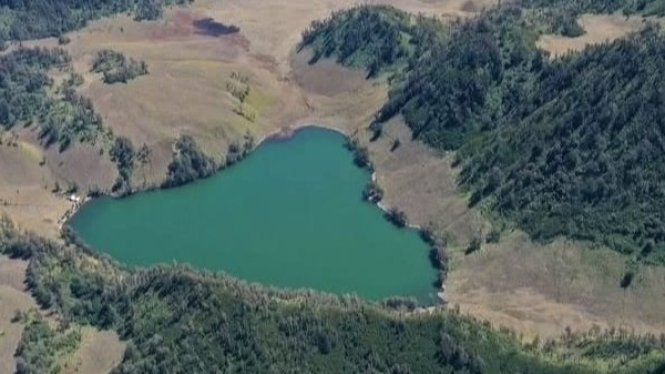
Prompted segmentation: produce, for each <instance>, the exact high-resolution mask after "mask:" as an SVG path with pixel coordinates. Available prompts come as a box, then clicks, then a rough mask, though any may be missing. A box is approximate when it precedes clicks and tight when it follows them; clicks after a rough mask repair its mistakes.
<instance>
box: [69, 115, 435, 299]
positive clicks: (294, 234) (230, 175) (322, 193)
mask: <svg viewBox="0 0 665 374" xmlns="http://www.w3.org/2000/svg"><path fill="white" fill-rule="evenodd" d="M343 144H344V138H343V137H342V136H341V135H340V134H337V133H335V132H332V131H329V130H324V129H319V128H307V129H304V130H301V131H299V132H297V133H296V135H295V136H294V137H293V138H292V139H290V140H288V141H268V142H266V143H264V144H262V145H261V146H260V147H259V148H258V149H257V150H255V151H254V152H253V153H252V154H251V155H250V156H249V157H248V158H246V159H245V160H244V161H242V162H241V163H239V164H238V165H236V166H234V167H232V168H230V169H227V170H225V171H223V172H221V173H218V174H216V175H215V176H213V177H211V178H209V179H206V180H202V181H199V182H197V183H193V184H191V185H188V186H185V187H181V188H176V189H170V190H160V191H154V192H147V193H141V194H137V195H134V196H132V197H129V198H126V199H121V200H113V199H109V198H102V199H97V200H94V201H92V202H91V203H89V204H86V205H85V206H84V207H83V208H82V209H80V210H79V212H78V213H77V214H76V215H75V216H74V217H73V218H72V220H71V222H70V223H71V225H72V226H73V227H74V229H75V230H76V231H78V233H79V234H80V235H81V236H82V237H83V239H84V240H85V241H86V242H87V243H88V244H90V245H92V246H93V247H95V248H96V249H98V250H100V251H104V252H107V253H109V254H110V255H111V256H113V257H115V258H116V259H118V260H120V261H123V262H125V263H128V264H133V265H152V264H156V263H172V262H178V263H190V264H192V265H193V266H197V267H201V268H205V269H209V270H223V271H225V272H227V273H229V274H231V275H234V276H237V277H240V278H243V279H246V280H248V281H253V282H261V283H264V284H270V285H274V286H279V287H288V288H296V287H305V288H314V289H318V290H323V291H329V292H334V293H340V294H341V293H356V294H358V295H360V296H363V297H366V298H369V299H381V298H384V297H387V296H391V295H403V296H414V297H416V298H418V299H420V300H422V301H427V300H433V298H434V294H435V292H436V290H435V289H434V287H433V286H432V282H433V280H434V279H435V272H434V270H433V269H432V267H431V266H430V264H429V262H428V259H427V246H426V245H425V243H423V242H422V241H421V240H420V238H419V237H418V234H417V233H416V232H415V231H414V230H406V229H403V230H399V229H396V228H395V227H394V226H392V225H391V224H390V223H388V222H387V221H386V220H384V219H383V217H382V212H381V211H380V210H379V209H378V208H377V207H376V206H374V205H371V204H368V203H364V202H362V201H361V191H362V189H363V187H364V185H365V183H366V182H367V180H368V178H369V175H368V173H367V172H366V171H364V170H361V169H359V168H357V167H355V166H354V165H353V162H352V155H351V153H350V152H348V151H347V150H346V149H345V148H344V147H343Z"/></svg>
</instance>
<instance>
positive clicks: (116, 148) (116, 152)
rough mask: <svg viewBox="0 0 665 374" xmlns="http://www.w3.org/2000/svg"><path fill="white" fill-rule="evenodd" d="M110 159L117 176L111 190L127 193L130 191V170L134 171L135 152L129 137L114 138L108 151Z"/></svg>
mask: <svg viewBox="0 0 665 374" xmlns="http://www.w3.org/2000/svg"><path fill="white" fill-rule="evenodd" d="M109 155H110V156H111V161H113V162H114V163H115V165H116V168H117V169H118V178H117V180H116V182H115V184H114V185H113V187H112V188H111V190H112V191H113V192H120V193H128V192H130V191H131V186H130V184H131V182H132V172H133V171H134V166H135V160H136V158H137V152H136V150H135V149H134V144H132V141H131V140H129V138H126V137H124V136H119V137H117V138H115V141H114V143H113V147H111V150H110V151H109Z"/></svg>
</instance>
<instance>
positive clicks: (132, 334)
mask: <svg viewBox="0 0 665 374" xmlns="http://www.w3.org/2000/svg"><path fill="white" fill-rule="evenodd" d="M70 239H71V237H70ZM0 253H4V254H8V255H11V256H14V257H19V258H24V259H28V260H29V261H30V264H29V266H28V270H27V283H28V286H29V288H30V290H31V291H32V293H33V295H34V296H35V298H36V299H37V301H38V302H39V304H40V305H41V306H42V307H44V308H49V309H51V310H54V311H57V312H58V313H59V314H60V315H61V316H63V318H64V319H63V320H64V321H68V322H70V323H71V322H73V323H84V324H85V323H90V324H92V325H94V326H98V327H100V328H103V329H115V330H117V331H118V333H119V335H120V336H121V337H122V338H123V339H131V341H130V342H129V343H128V344H127V348H126V351H125V354H124V358H123V361H122V363H121V364H120V366H119V367H117V368H116V369H114V370H113V373H117V374H119V373H142V372H158V373H182V372H190V373H209V372H227V371H233V372H236V373H256V372H274V373H296V372H308V373H345V372H366V373H388V372H389V373H441V372H445V373H475V374H480V373H516V372H529V373H534V374H537V373H551V374H555V373H603V372H612V373H654V374H656V373H662V370H663V368H664V366H663V364H662V362H664V361H663V359H664V357H663V354H662V352H663V348H665V347H663V346H662V345H663V342H665V340H663V339H661V340H658V339H657V338H656V337H655V336H651V337H644V338H642V337H633V336H631V335H629V334H625V333H620V334H616V333H614V332H606V333H605V334H601V333H600V332H596V333H594V334H591V335H586V334H584V335H569V336H567V337H566V338H565V339H564V340H561V341H554V340H552V341H550V342H548V343H547V344H545V345H544V346H542V347H541V345H540V343H535V344H534V345H532V346H530V347H528V348H527V347H524V346H522V345H521V344H519V343H518V342H517V340H516V339H515V338H514V336H511V335H509V334H503V333H498V332H496V331H494V330H492V329H491V328H490V327H489V326H487V325H484V324H481V323H479V322H477V321H475V320H473V319H470V318H468V317H463V316H461V315H459V314H458V313H455V312H454V311H453V312H443V311H432V312H429V311H424V310H413V309H412V306H410V304H409V302H408V301H403V300H397V299H394V300H392V301H387V302H386V305H388V306H390V308H388V307H385V306H380V305H376V304H368V303H366V302H364V301H362V300H359V299H356V298H352V297H342V298H340V297H336V296H332V295H323V294H319V293H316V292H312V291H297V292H284V291H278V290H274V289H267V288H264V287H261V286H256V285H248V284H246V283H244V282H242V281H238V280H235V279H233V278H230V277H227V276H225V275H220V274H211V273H207V272H197V271H194V270H191V269H188V268H184V267H179V268H178V267H176V268H173V267H156V268H152V269H146V270H130V269H126V268H123V267H120V266H118V265H117V264H115V263H113V262H111V261H109V260H108V259H105V258H103V257H98V256H97V255H94V254H92V253H91V252H88V251H87V250H86V249H85V248H84V247H81V246H79V245H77V244H75V243H70V244H69V245H60V244H57V243H55V242H51V241H47V240H43V239H41V238H39V237H37V236H35V235H34V234H29V233H21V232H18V231H17V230H16V229H15V228H14V227H13V225H12V224H11V223H10V222H9V221H7V220H6V219H4V220H3V221H2V222H1V223H0ZM64 330H66V329H64ZM51 334H52V333H51ZM52 340H54V341H55V340H58V339H52ZM46 343H48V341H46V342H44V344H46ZM48 348H49V347H48V346H47V349H46V350H45V351H44V352H54V351H52V350H49V349H48ZM30 351H31V346H23V348H22V350H21V351H19V359H20V360H21V361H22V362H23V363H24V364H25V367H30V368H31V369H33V370H35V371H34V372H40V368H41V367H40V366H39V365H40V364H41V363H43V362H51V361H50V358H48V357H34V356H22V355H21V352H30Z"/></svg>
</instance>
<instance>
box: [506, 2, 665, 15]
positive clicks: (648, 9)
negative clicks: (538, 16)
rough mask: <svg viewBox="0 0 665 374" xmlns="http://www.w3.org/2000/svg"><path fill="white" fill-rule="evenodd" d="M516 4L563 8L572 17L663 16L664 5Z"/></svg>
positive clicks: (664, 13) (664, 12) (620, 3)
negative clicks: (597, 14) (584, 14)
mask: <svg viewBox="0 0 665 374" xmlns="http://www.w3.org/2000/svg"><path fill="white" fill-rule="evenodd" d="M518 3H519V4H521V5H522V6H525V7H530V8H548V7H549V8H563V9H566V10H567V11H569V12H570V13H571V14H574V15H578V14H581V13H588V12H591V13H614V12H618V11H621V12H622V13H623V14H625V15H630V14H642V15H645V16H652V15H653V16H663V15H665V3H664V2H663V1H661V0H580V1H571V0H519V1H518Z"/></svg>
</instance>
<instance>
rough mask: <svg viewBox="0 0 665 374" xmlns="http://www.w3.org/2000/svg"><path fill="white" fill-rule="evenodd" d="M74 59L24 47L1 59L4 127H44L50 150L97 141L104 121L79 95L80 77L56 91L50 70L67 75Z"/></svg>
mask: <svg viewBox="0 0 665 374" xmlns="http://www.w3.org/2000/svg"><path fill="white" fill-rule="evenodd" d="M70 64H71V57H70V56H69V55H68V54H67V52H65V51H64V50H62V49H45V48H19V49H16V50H14V51H12V52H10V53H8V54H5V55H2V56H0V126H2V127H4V128H5V129H10V128H12V127H14V126H17V125H30V124H32V123H36V124H38V126H39V136H40V138H41V140H42V143H43V145H44V146H47V147H48V146H50V145H52V144H54V143H58V144H59V146H60V150H64V149H66V148H67V147H68V146H69V145H70V144H71V143H72V142H73V141H75V140H80V141H89V142H94V141H95V139H96V138H97V136H98V135H99V134H100V132H101V131H102V119H101V117H100V116H99V115H98V114H96V113H95V112H94V109H93V106H92V102H91V101H90V100H89V99H86V98H83V97H81V96H79V95H78V94H76V92H75V91H74V88H73V86H75V85H77V84H80V83H81V82H82V78H81V76H80V75H77V74H71V77H70V78H69V79H67V80H65V82H64V83H63V85H62V87H53V84H54V83H53V79H51V78H50V77H49V75H48V74H47V73H48V72H49V70H59V71H66V70H68V69H69V67H70Z"/></svg>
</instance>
